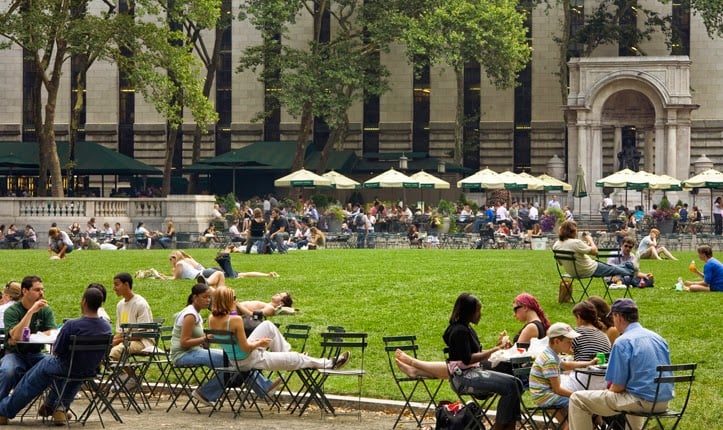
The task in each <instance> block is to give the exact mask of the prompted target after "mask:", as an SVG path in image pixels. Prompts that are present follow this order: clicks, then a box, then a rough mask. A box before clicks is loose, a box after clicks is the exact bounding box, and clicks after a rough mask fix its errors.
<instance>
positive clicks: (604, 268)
mask: <svg viewBox="0 0 723 430" xmlns="http://www.w3.org/2000/svg"><path fill="white" fill-rule="evenodd" d="M635 273H637V271H636V270H635V266H633V263H632V262H630V261H626V262H625V263H623V264H620V265H616V266H613V265H610V264H605V263H601V262H598V263H597V269H595V273H593V275H592V276H594V277H596V278H603V277H605V276H634V275H635Z"/></svg>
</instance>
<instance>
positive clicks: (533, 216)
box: [529, 206, 538, 221]
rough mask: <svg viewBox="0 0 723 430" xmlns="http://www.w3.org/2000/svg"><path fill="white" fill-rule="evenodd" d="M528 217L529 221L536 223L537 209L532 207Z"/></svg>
mask: <svg viewBox="0 0 723 430" xmlns="http://www.w3.org/2000/svg"><path fill="white" fill-rule="evenodd" d="M529 217H530V219H531V220H534V221H537V218H538V215H537V208H536V207H534V206H532V207H531V208H530V214H529Z"/></svg>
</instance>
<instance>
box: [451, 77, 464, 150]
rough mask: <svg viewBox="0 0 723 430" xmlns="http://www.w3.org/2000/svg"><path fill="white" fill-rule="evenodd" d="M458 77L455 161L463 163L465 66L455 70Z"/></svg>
mask: <svg viewBox="0 0 723 430" xmlns="http://www.w3.org/2000/svg"><path fill="white" fill-rule="evenodd" d="M454 75H455V77H456V78H457V107H456V115H455V122H454V152H453V158H454V162H455V163H457V164H462V157H463V143H464V66H462V67H461V68H457V69H455V70H454Z"/></svg>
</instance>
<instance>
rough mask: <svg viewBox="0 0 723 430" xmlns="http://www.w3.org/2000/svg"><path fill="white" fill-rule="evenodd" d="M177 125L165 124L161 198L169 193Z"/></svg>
mask: <svg viewBox="0 0 723 430" xmlns="http://www.w3.org/2000/svg"><path fill="white" fill-rule="evenodd" d="M178 127H179V126H177V125H172V124H171V123H166V159H165V160H164V161H163V185H162V186H161V196H163V197H165V196H167V195H169V194H170V193H171V172H172V171H173V156H174V154H175V152H176V133H177V132H178Z"/></svg>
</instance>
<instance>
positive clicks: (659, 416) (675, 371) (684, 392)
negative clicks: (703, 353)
mask: <svg viewBox="0 0 723 430" xmlns="http://www.w3.org/2000/svg"><path fill="white" fill-rule="evenodd" d="M697 367H698V364H697V363H688V364H668V365H660V366H658V367H657V368H656V371H657V372H658V376H656V377H655V379H654V380H653V382H654V383H655V384H656V387H655V399H654V400H653V407H651V408H650V410H649V411H644V412H639V413H634V412H625V413H624V415H625V421H626V423H627V427H628V428H635V427H633V426H632V424H631V423H630V420H629V417H631V416H633V417H642V418H644V419H645V421H644V422H643V426H642V427H641V428H643V429H644V428H647V425H648V423H650V422H651V421H654V422H655V423H656V424H657V427H656V428H659V429H661V430H664V429H665V426H664V425H663V420H674V422H673V426H672V427H670V429H671V430H675V429H676V427H678V424H679V423H680V420H681V419H682V418H683V415H684V414H685V410H686V408H687V407H688V400H689V399H690V391H691V388H692V387H693V381H695V369H696V368H697ZM670 384H672V385H674V388H675V390H674V392H675V394H676V397H675V399H673V400H671V401H670V402H669V403H668V409H667V410H665V411H663V412H655V403H657V402H658V398H659V396H660V390H661V388H663V386H664V385H670Z"/></svg>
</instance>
